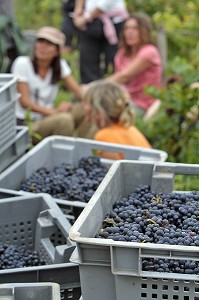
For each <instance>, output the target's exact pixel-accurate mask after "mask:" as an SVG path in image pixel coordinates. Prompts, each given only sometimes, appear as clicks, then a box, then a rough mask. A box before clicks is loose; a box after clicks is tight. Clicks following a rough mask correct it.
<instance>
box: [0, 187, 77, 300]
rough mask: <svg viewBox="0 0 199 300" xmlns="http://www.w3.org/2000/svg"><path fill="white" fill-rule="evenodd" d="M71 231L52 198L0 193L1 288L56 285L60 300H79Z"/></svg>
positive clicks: (1, 190)
mask: <svg viewBox="0 0 199 300" xmlns="http://www.w3.org/2000/svg"><path fill="white" fill-rule="evenodd" d="M70 228H71V225H70V223H69V222H68V220H67V219H66V217H65V215H64V214H63V213H62V211H61V209H60V208H59V207H58V205H57V204H56V203H55V201H54V199H52V197H51V196H50V195H48V194H42V193H40V194H37V195H35V194H26V195H25V194H24V193H21V192H17V191H16V192H15V191H12V190H8V189H0V284H6V283H9V284H11V283H23V284H25V283H30V282H31V283H37V282H55V283H57V284H59V285H60V287H61V292H62V298H61V299H68V297H69V296H70V297H71V298H72V297H73V298H72V299H76V300H78V299H79V297H80V295H81V288H80V279H79V269H78V266H77V265H74V264H73V263H71V262H70V261H69V258H70V256H71V254H72V252H73V251H74V249H75V243H74V242H72V241H71V240H70V239H69V230H70ZM0 298H1V297H0ZM6 299H7V298H6ZM9 299H10V298H9ZM15 299H16V298H15ZM31 299H32V298H31ZM42 299H43V298H42ZM49 299H50V298H49ZM53 300H54V299H53Z"/></svg>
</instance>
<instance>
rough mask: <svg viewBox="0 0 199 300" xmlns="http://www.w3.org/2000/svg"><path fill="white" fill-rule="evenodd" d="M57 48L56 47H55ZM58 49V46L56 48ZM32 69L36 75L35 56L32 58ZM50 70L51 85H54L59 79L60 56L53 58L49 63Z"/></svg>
mask: <svg viewBox="0 0 199 300" xmlns="http://www.w3.org/2000/svg"><path fill="white" fill-rule="evenodd" d="M56 46H57V45H56ZM57 47H58V48H59V46H57ZM32 64H33V68H34V71H35V73H36V74H38V66H37V58H36V57H35V55H34V56H33V58H32ZM51 68H52V79H51V83H52V84H56V83H57V82H58V81H59V80H60V79H61V65H60V54H58V56H56V57H54V58H53V60H52V62H51Z"/></svg>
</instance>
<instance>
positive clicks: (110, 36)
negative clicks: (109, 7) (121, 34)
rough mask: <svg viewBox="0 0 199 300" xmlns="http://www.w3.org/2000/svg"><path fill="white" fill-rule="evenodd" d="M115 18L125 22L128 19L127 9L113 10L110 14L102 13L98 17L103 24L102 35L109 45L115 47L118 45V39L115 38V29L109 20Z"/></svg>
mask: <svg viewBox="0 0 199 300" xmlns="http://www.w3.org/2000/svg"><path fill="white" fill-rule="evenodd" d="M117 16H119V17H121V18H122V19H123V20H125V19H127V18H128V16H129V13H128V11H127V9H117V10H116V9H115V10H113V11H112V12H108V13H103V14H101V15H100V17H99V18H100V19H101V20H102V23H103V30H104V35H105V37H106V39H107V41H108V42H109V44H110V45H115V44H117V43H118V38H117V34H116V31H115V27H114V25H113V23H112V21H111V19H110V18H113V17H117Z"/></svg>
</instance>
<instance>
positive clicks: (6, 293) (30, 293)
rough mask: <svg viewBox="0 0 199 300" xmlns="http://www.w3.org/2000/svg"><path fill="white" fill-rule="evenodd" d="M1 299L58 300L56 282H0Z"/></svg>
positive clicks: (58, 294) (58, 291)
mask: <svg viewBox="0 0 199 300" xmlns="http://www.w3.org/2000/svg"><path fill="white" fill-rule="evenodd" d="M0 299H1V300H60V299H61V298H60V286H59V284H57V283H50V282H45V283H24V284H22V283H13V284H0Z"/></svg>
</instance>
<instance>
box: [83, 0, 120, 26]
mask: <svg viewBox="0 0 199 300" xmlns="http://www.w3.org/2000/svg"><path fill="white" fill-rule="evenodd" d="M95 8H99V9H100V10H102V11H103V12H104V13H106V12H112V11H114V10H118V9H124V8H126V5H125V1H124V0H98V1H97V0H86V1H85V11H86V12H90V11H93V10H94V9H95ZM122 20H123V19H119V18H118V17H115V18H113V23H118V22H121V21H122Z"/></svg>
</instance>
